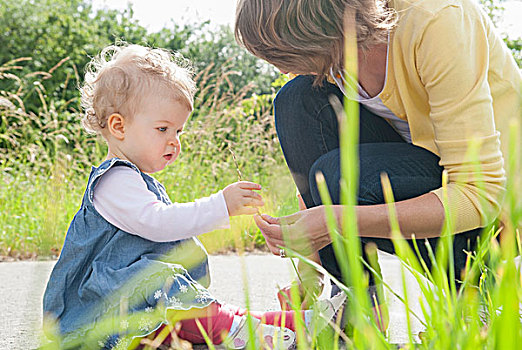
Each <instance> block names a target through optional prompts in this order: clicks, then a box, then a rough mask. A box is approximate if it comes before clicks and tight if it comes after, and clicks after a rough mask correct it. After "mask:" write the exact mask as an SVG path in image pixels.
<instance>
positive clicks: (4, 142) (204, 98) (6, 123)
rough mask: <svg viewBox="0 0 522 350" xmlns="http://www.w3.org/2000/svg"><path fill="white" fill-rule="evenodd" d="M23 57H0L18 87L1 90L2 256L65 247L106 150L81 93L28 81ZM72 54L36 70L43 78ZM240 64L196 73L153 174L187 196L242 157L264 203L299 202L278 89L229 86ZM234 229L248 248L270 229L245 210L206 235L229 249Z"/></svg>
mask: <svg viewBox="0 0 522 350" xmlns="http://www.w3.org/2000/svg"><path fill="white" fill-rule="evenodd" d="M27 60H30V58H22V59H18V60H13V61H11V62H7V63H5V64H4V65H2V66H0V79H9V80H11V81H12V83H13V89H12V91H0V149H1V152H0V173H1V177H0V207H1V210H0V237H1V239H0V256H4V257H5V256H8V257H11V258H15V259H16V258H36V257H40V258H45V257H53V256H54V257H56V256H57V255H58V254H59V251H60V249H61V246H62V244H63V240H64V238H65V233H66V232H67V228H68V224H69V222H70V221H71V219H72V217H73V215H74V214H75V212H76V211H77V210H78V208H79V206H80V203H81V199H82V195H83V192H84V190H85V185H86V183H87V178H88V176H89V172H90V169H91V166H97V165H98V164H100V163H101V162H102V161H103V160H104V158H105V156H106V152H107V149H106V146H105V144H104V141H103V140H102V139H101V138H100V137H96V136H95V135H90V134H87V133H86V132H85V131H84V130H82V127H81V125H80V119H81V115H80V111H79V103H78V100H77V99H73V100H70V101H62V100H55V99H54V95H56V94H53V93H52V92H50V91H45V88H44V85H43V84H41V83H39V82H36V83H34V84H30V85H29V84H27V79H28V77H27V76H21V73H19V72H20V71H21V68H22V67H23V64H24V62H25V61H27ZM67 63H68V62H67V60H63V61H62V62H60V64H59V65H57V66H56V67H54V68H53V69H52V70H51V71H49V72H35V73H33V74H31V77H34V76H40V77H41V79H42V80H44V79H46V78H48V77H49V76H50V75H51V74H52V73H53V72H54V71H55V70H57V69H61V68H62V67H61V66H62V65H66V64H67ZM74 71H75V72H76V71H77V70H76V68H75V69H74ZM234 74H238V73H237V72H234V71H232V70H231V69H230V67H229V66H227V65H224V66H223V67H220V70H218V71H217V72H215V73H211V67H208V69H206V70H205V71H203V72H200V73H199V74H198V75H197V77H196V81H197V85H198V87H199V91H198V93H197V95H196V103H195V111H194V113H193V115H192V116H191V118H190V119H189V121H188V124H187V127H186V133H185V135H183V136H182V137H181V142H182V149H183V152H182V154H181V156H180V157H179V159H178V160H177V161H176V162H175V163H174V164H173V165H172V166H170V167H168V168H167V169H165V170H164V171H162V172H161V173H157V174H155V176H156V177H157V178H158V179H159V180H160V181H161V182H162V183H164V184H165V187H166V188H167V191H168V193H169V194H170V196H171V199H172V200H173V201H176V202H187V201H193V200H195V199H196V198H200V197H203V196H207V195H210V194H212V193H214V192H216V191H218V190H220V189H223V188H224V187H225V186H226V185H228V184H230V183H232V182H235V181H237V180H238V179H237V172H238V169H236V168H237V167H239V171H241V173H242V174H243V179H244V180H248V181H255V182H258V183H260V184H261V185H262V186H263V190H262V191H261V194H262V195H263V196H264V198H265V202H266V203H267V205H266V207H265V208H264V209H263V210H264V212H266V213H271V214H273V215H284V214H289V213H291V212H293V211H295V210H297V204H296V203H295V187H294V186H293V185H292V182H291V181H292V180H291V178H290V175H289V173H288V170H287V169H286V166H285V165H284V160H283V157H282V153H281V151H280V148H279V144H278V142H277V137H276V135H275V131H274V127H273V118H271V102H272V99H273V95H272V94H269V95H255V94H252V89H253V86H245V87H243V88H242V89H241V90H240V91H239V92H237V93H231V92H226V91H232V90H233V89H225V87H230V86H227V85H228V84H231V82H230V77H231V76H233V75H234ZM68 84H73V85H79V77H78V75H77V74H76V75H75V76H71V77H69V78H68V79H67V81H65V82H64V84H63V85H64V86H66V85H68ZM34 91H36V92H37V93H38V95H39V96H40V109H39V110H38V112H37V113H36V112H30V111H27V110H26V109H25V106H24V98H25V96H27V95H28V94H30V93H32V92H34ZM232 152H233V154H234V155H235V157H236V162H237V165H236V162H234V160H233V159H232ZM236 236H237V237H239V238H240V240H242V241H244V243H245V249H247V250H252V249H256V248H263V243H264V239H263V237H262V235H260V234H259V232H258V230H257V229H256V228H255V225H254V224H253V221H252V220H251V218H248V217H247V218H233V219H232V230H222V231H216V232H212V233H209V234H205V235H203V236H202V241H203V242H204V243H205V245H206V246H207V247H208V248H209V251H211V252H213V251H230V250H234V249H237V239H236V238H237V237H236Z"/></svg>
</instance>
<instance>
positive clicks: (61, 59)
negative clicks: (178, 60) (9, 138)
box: [0, 0, 276, 112]
mask: <svg viewBox="0 0 522 350" xmlns="http://www.w3.org/2000/svg"><path fill="white" fill-rule="evenodd" d="M117 40H123V41H127V42H130V43H137V44H146V45H151V46H156V47H164V48H168V49H171V50H174V51H179V52H180V53H182V54H183V55H184V56H185V57H187V58H189V59H190V60H191V61H192V62H193V65H194V66H195V68H196V70H197V71H198V70H199V71H201V70H202V69H205V68H207V67H209V66H210V65H212V66H213V67H215V70H216V71H217V70H219V67H220V66H222V65H223V64H224V63H225V62H227V64H228V66H229V68H230V70H233V71H236V72H237V74H235V75H234V76H231V77H230V83H231V84H229V85H228V87H226V88H228V89H233V90H235V91H237V90H239V89H240V88H241V86H243V85H246V84H248V83H251V82H254V83H256V84H257V85H258V90H260V91H265V92H268V91H269V90H270V83H271V81H272V80H273V79H274V78H275V77H276V74H275V72H274V70H273V69H271V68H269V67H268V66H267V65H266V64H265V63H263V62H261V61H259V60H258V59H256V58H254V57H253V56H251V55H249V54H248V53H246V51H245V50H243V49H241V48H240V47H239V46H238V45H237V44H236V43H235V41H234V38H233V35H232V33H231V30H230V29H229V28H228V27H219V28H214V29H213V28H211V27H210V26H209V24H208V23H194V24H185V25H179V24H177V23H174V22H171V23H170V25H168V26H167V27H166V28H164V29H162V30H161V31H159V32H156V33H149V32H148V31H147V30H146V28H144V27H143V26H141V25H140V24H139V23H138V21H137V20H136V19H135V18H134V12H133V10H132V8H131V7H130V6H129V7H128V8H127V9H125V10H111V9H106V8H104V9H100V10H96V11H95V10H94V9H93V7H92V3H91V0H0V47H1V48H2V50H0V65H3V64H5V63H6V62H9V61H11V60H13V59H18V58H21V57H28V58H30V60H29V61H25V62H21V64H20V65H19V66H20V68H19V70H21V72H19V73H20V74H18V76H19V77H20V76H22V77H24V79H22V80H16V79H15V80H13V79H0V90H2V91H13V90H14V91H17V90H26V91H25V94H24V103H25V107H26V108H27V109H28V110H31V111H35V112H36V108H37V106H38V105H40V101H39V100H40V99H41V97H42V96H40V95H39V93H38V91H36V90H37V89H36V88H35V85H34V84H35V83H36V82H41V84H42V85H43V88H44V90H45V94H44V98H45V99H46V100H48V101H50V100H53V101H55V102H58V101H68V100H71V99H74V98H77V97H78V92H77V83H78V81H81V80H82V75H83V68H84V66H85V65H86V63H87V62H88V61H89V59H90V57H92V56H94V55H96V54H97V53H98V52H99V51H100V50H101V49H102V48H103V47H105V46H106V45H109V44H111V43H114V42H115V41H117ZM58 68H59V69H58Z"/></svg>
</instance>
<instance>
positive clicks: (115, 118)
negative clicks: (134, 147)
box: [107, 113, 125, 140]
mask: <svg viewBox="0 0 522 350" xmlns="http://www.w3.org/2000/svg"><path fill="white" fill-rule="evenodd" d="M107 129H108V130H109V132H110V133H111V135H112V136H114V137H115V138H116V139H117V140H123V139H124V138H125V118H123V116H122V115H121V114H119V113H113V114H111V115H110V116H109V118H108V119H107Z"/></svg>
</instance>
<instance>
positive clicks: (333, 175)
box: [308, 148, 340, 206]
mask: <svg viewBox="0 0 522 350" xmlns="http://www.w3.org/2000/svg"><path fill="white" fill-rule="evenodd" d="M339 161H340V160H339V149H338V148H337V149H334V150H332V151H330V152H328V153H326V154H324V155H322V156H321V157H319V158H318V159H317V160H316V161H315V162H314V164H313V165H312V167H311V168H310V173H309V177H308V181H309V184H310V193H311V195H312V199H313V201H314V204H315V205H316V206H317V205H321V204H322V200H321V195H320V193H319V186H318V184H317V174H319V173H320V174H322V175H323V177H324V179H325V183H326V187H327V188H328V192H329V194H330V198H331V199H332V203H333V204H339V203H340V200H339V190H340V188H339V179H340V162H339Z"/></svg>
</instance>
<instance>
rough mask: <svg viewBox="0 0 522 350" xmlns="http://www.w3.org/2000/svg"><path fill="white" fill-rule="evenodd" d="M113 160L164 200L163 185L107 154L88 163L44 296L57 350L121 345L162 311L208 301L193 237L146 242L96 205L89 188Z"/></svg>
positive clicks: (200, 252)
mask: <svg viewBox="0 0 522 350" xmlns="http://www.w3.org/2000/svg"><path fill="white" fill-rule="evenodd" d="M115 166H127V167H130V168H131V169H134V170H135V171H137V172H138V173H139V174H140V175H141V176H142V178H143V180H144V181H145V183H146V184H147V188H148V189H149V190H150V191H151V192H153V193H154V194H155V195H156V196H157V198H158V200H160V201H162V202H163V203H166V204H171V201H170V199H169V197H168V196H167V194H166V191H165V188H164V187H163V185H161V184H160V183H159V182H158V181H157V180H155V179H154V178H153V177H151V176H149V175H147V174H145V173H143V172H141V171H140V170H139V169H138V168H137V167H136V166H135V165H134V164H132V163H130V162H128V161H124V160H120V159H118V158H112V159H109V160H106V161H105V162H103V163H102V164H101V165H100V166H99V167H98V168H95V167H93V168H92V171H91V174H90V176H89V182H88V184H87V189H86V191H85V194H84V196H83V201H82V205H81V207H80V210H79V211H78V212H77V213H76V215H75V216H74V219H73V220H72V222H71V224H70V226H69V230H68V231H67V236H66V238H65V242H64V245H63V248H62V251H61V254H60V258H59V259H58V262H57V263H56V265H55V266H54V269H53V271H52V273H51V276H50V278H49V282H48V284H47V288H46V291H45V294H44V300H43V310H44V320H49V319H51V320H55V321H56V325H57V327H56V328H57V330H58V332H59V335H60V339H61V340H60V347H61V348H85V349H97V348H109V349H110V348H126V346H127V345H128V344H129V342H130V341H131V340H132V339H133V338H135V337H141V336H145V335H147V334H149V333H150V332H152V331H154V330H155V329H157V328H158V327H159V326H160V325H161V324H162V323H167V320H166V310H167V309H177V310H188V309H190V308H193V307H199V308H202V307H206V306H208V305H209V304H210V303H211V302H213V301H215V299H214V298H213V297H212V296H211V295H210V293H209V292H208V290H207V289H206V288H208V286H209V284H210V276H209V268H208V255H207V252H206V250H205V248H204V247H203V245H202V244H201V242H200V241H199V240H198V239H197V238H195V237H193V238H189V239H183V240H179V241H173V242H153V241H149V240H147V239H145V238H142V237H140V236H137V235H133V234H130V233H128V232H125V231H122V230H120V229H119V228H117V227H116V226H114V225H112V224H111V223H109V222H108V221H107V220H105V219H104V218H103V217H102V216H101V215H100V214H99V213H98V212H97V211H96V209H95V208H94V205H93V192H94V187H95V186H96V183H97V181H98V180H99V179H100V178H101V177H102V176H103V174H105V173H106V172H107V170H109V169H110V168H112V167H115Z"/></svg>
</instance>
